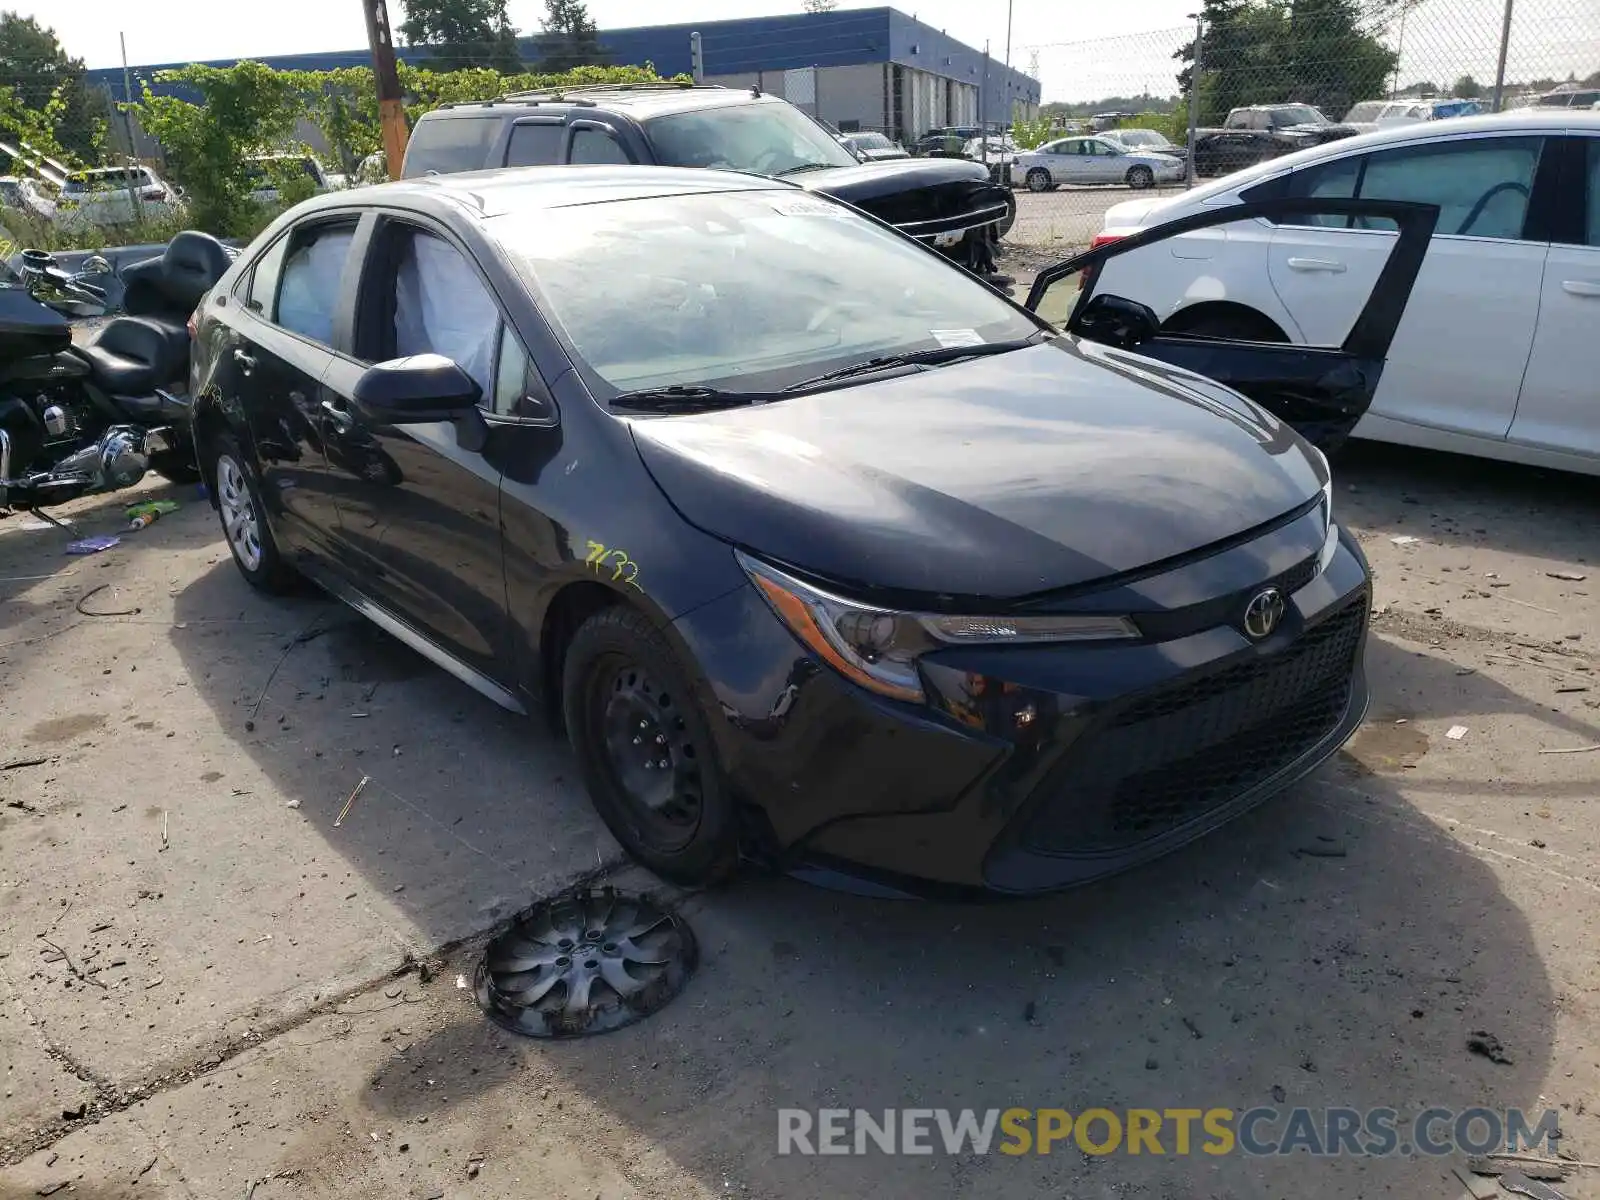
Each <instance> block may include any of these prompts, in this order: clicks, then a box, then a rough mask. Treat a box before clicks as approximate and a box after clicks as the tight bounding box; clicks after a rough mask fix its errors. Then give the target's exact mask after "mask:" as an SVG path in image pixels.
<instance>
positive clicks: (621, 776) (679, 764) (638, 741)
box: [561, 605, 739, 885]
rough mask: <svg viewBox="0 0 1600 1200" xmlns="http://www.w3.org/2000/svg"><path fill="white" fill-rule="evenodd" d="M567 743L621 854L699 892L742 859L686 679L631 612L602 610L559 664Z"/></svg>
mask: <svg viewBox="0 0 1600 1200" xmlns="http://www.w3.org/2000/svg"><path fill="white" fill-rule="evenodd" d="M561 674H562V678H561V700H562V710H563V714H564V716H565V717H566V726H567V736H568V738H569V739H570V740H571V742H572V748H573V751H574V752H575V753H576V755H577V758H578V767H579V770H580V771H581V772H582V774H583V780H584V784H585V785H586V786H587V788H588V791H589V798H590V800H591V801H592V802H593V804H594V806H595V810H596V811H597V812H598V813H599V814H600V817H601V819H602V820H603V821H605V823H606V826H607V827H608V828H609V829H610V830H611V832H612V833H613V834H615V835H616V838H617V840H618V841H619V842H621V843H622V845H623V848H624V849H626V850H627V851H628V853H629V854H630V855H631V856H632V857H633V858H634V859H635V860H636V861H638V862H640V863H642V864H643V865H644V866H646V867H649V868H650V870H652V871H654V872H655V873H656V874H657V875H659V876H661V877H662V878H663V879H666V880H670V881H671V882H673V883H680V884H690V885H706V884H712V883H716V882H719V881H720V880H723V879H725V878H727V877H728V876H729V875H730V874H732V872H733V870H734V868H735V867H736V866H737V865H738V861H739V834H738V823H737V818H736V813H735V807H734V803H733V796H732V793H731V791H730V789H729V787H728V784H727V781H726V780H725V779H724V778H723V774H722V769H721V767H720V766H719V765H718V762H717V756H716V746H715V744H714V742H713V741H712V738H711V729H710V726H709V724H708V723H707V721H706V717H705V714H704V712H703V711H702V710H701V707H700V704H699V702H698V701H697V700H696V699H695V696H694V692H693V689H692V688H691V687H690V685H689V682H688V674H687V672H686V671H685V670H684V668H683V667H682V665H681V664H680V663H679V661H678V658H677V655H675V654H674V653H673V650H672V647H671V645H669V644H668V642H667V640H666V638H664V637H663V636H662V635H661V633H660V631H659V630H657V629H656V627H655V626H654V625H653V624H651V622H650V620H649V619H648V618H647V617H646V616H645V615H644V614H643V613H641V612H639V611H637V610H636V609H632V608H628V607H626V606H623V605H613V606H611V607H609V608H603V609H601V610H600V611H599V612H597V613H595V614H594V615H593V616H591V617H590V618H589V619H588V620H587V621H585V622H584V623H583V624H582V625H581V626H579V628H578V632H577V633H576V634H574V635H573V638H572V642H571V644H570V645H569V646H568V647H567V652H566V659H565V662H564V663H563V666H562V673H561Z"/></svg>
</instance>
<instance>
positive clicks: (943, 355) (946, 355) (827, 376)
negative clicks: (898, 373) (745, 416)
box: [783, 335, 1041, 392]
mask: <svg viewBox="0 0 1600 1200" xmlns="http://www.w3.org/2000/svg"><path fill="white" fill-rule="evenodd" d="M1040 340H1041V339H1040V337H1039V335H1034V336H1033V337H1025V338H1019V339H1017V340H1015V341H1010V342H984V343H982V344H981V345H977V346H940V347H938V348H937V349H933V350H911V351H908V352H907V353H905V354H885V355H883V356H881V357H879V358H869V359H866V360H864V361H862V362H858V363H851V364H850V365H849V366H848V367H840V368H839V369H838V370H837V371H827V372H825V373H824V374H821V375H813V376H812V377H811V378H810V379H802V380H801V381H800V382H799V383H791V384H790V385H789V386H788V387H786V388H784V389H783V390H784V391H786V392H798V391H801V390H802V389H804V388H808V387H814V386H816V385H817V384H819V383H831V382H832V381H833V380H835V379H849V378H851V377H852V376H854V375H871V374H873V373H875V372H877V371H888V370H892V369H893V368H895V367H920V366H932V367H936V366H940V365H942V364H944V363H952V362H956V361H958V360H959V359H963V358H981V357H983V356H984V355H987V354H1005V353H1007V352H1009V351H1012V350H1025V349H1027V348H1028V347H1029V346H1037V345H1038V344H1039V341H1040Z"/></svg>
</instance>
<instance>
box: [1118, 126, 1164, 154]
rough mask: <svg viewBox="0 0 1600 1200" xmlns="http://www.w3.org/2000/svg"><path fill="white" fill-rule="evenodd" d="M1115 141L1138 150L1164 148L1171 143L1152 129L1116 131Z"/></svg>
mask: <svg viewBox="0 0 1600 1200" xmlns="http://www.w3.org/2000/svg"><path fill="white" fill-rule="evenodd" d="M1116 138H1117V141H1119V142H1121V143H1122V144H1123V145H1124V146H1130V147H1133V148H1135V149H1139V150H1166V149H1170V148H1171V146H1172V143H1171V142H1169V141H1167V139H1166V138H1164V137H1162V136H1161V135H1160V134H1159V133H1157V132H1156V131H1155V130H1154V129H1124V130H1121V131H1119V132H1118V133H1117V135H1116Z"/></svg>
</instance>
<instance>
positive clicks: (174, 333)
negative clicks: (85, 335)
mask: <svg viewBox="0 0 1600 1200" xmlns="http://www.w3.org/2000/svg"><path fill="white" fill-rule="evenodd" d="M77 351H78V353H79V354H80V355H81V356H82V357H83V358H84V359H85V360H86V361H87V362H88V363H89V368H90V372H91V374H90V378H92V379H93V380H94V382H95V383H97V384H99V385H100V387H101V388H103V389H104V390H105V391H107V392H110V393H111V394H112V395H113V396H116V397H118V398H119V399H121V398H124V397H130V396H131V397H146V396H151V393H153V392H154V391H155V390H156V388H158V387H162V386H164V385H166V384H171V383H173V382H175V381H176V379H177V377H178V375H179V374H180V372H182V370H183V368H184V366H185V365H186V363H187V362H188V357H189V333H188V330H187V329H184V328H183V327H181V326H177V325H173V324H171V323H169V322H166V321H157V320H152V319H150V318H148V317H118V318H117V319H116V320H114V321H112V322H110V323H109V324H108V325H106V327H105V328H104V329H102V330H101V331H100V332H99V333H98V334H96V335H95V337H94V338H93V339H92V340H90V341H89V342H88V343H87V344H85V345H82V346H79V347H77ZM151 398H152V399H153V398H154V397H151Z"/></svg>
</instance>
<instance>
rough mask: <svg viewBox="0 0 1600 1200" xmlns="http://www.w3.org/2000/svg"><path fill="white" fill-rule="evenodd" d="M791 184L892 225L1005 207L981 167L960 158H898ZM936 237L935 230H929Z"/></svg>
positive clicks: (814, 174) (805, 177) (796, 178)
mask: <svg viewBox="0 0 1600 1200" xmlns="http://www.w3.org/2000/svg"><path fill="white" fill-rule="evenodd" d="M792 180H793V182H795V183H798V184H799V185H800V186H801V187H803V188H805V189H806V190H807V191H811V192H821V193H823V194H824V195H828V196H832V197H834V199H836V200H843V201H844V202H845V203H846V204H853V205H855V206H856V207H857V208H860V209H863V210H865V211H866V212H869V213H871V214H872V215H873V216H875V217H877V218H878V219H879V220H881V221H887V222H888V223H889V224H891V225H902V226H904V225H924V224H926V223H927V222H937V221H942V220H953V219H957V218H960V217H963V216H966V215H967V214H969V213H972V212H974V211H976V210H978V209H985V208H992V207H996V206H1000V207H1003V206H1004V205H1005V202H1006V199H1007V195H1006V191H1005V189H1004V188H1001V187H998V186H997V185H995V184H994V183H991V182H990V180H989V172H988V170H987V169H986V168H985V167H984V166H983V164H981V163H975V162H969V161H967V160H966V159H963V158H901V159H890V160H888V161H886V162H870V163H862V164H861V165H860V166H855V167H834V168H830V169H829V170H826V171H807V172H806V173H805V174H803V175H795V176H792ZM928 232H935V230H928Z"/></svg>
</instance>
